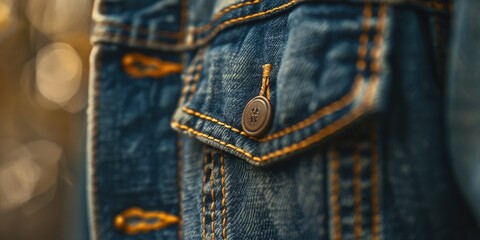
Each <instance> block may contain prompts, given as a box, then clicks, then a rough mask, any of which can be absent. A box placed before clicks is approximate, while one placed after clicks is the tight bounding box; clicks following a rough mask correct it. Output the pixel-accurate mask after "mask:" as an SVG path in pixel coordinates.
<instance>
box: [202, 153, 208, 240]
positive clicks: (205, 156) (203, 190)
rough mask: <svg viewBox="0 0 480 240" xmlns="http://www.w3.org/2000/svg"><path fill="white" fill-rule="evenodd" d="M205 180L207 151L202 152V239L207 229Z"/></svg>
mask: <svg viewBox="0 0 480 240" xmlns="http://www.w3.org/2000/svg"><path fill="white" fill-rule="evenodd" d="M203 151H206V148H205V149H204V150H203ZM206 182H207V153H206V152H205V153H204V156H203V178H202V196H203V200H202V202H203V203H202V239H206V238H207V232H206V229H207V225H206V221H205V218H206V216H205V212H206V207H205V206H206V202H207V193H206V191H207V190H206V189H205V185H206Z"/></svg>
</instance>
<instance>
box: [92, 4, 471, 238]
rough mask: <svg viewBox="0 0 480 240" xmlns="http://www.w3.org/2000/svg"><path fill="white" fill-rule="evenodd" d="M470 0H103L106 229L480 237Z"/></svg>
mask: <svg viewBox="0 0 480 240" xmlns="http://www.w3.org/2000/svg"><path fill="white" fill-rule="evenodd" d="M452 9H453V5H452V3H451V2H450V1H447V0H432V1H430V0H372V1H367V0H339V1H333V0H324V1H313V0H312V1H307V0H190V1H187V0H116V1H113V0H96V2H95V9H94V14H93V18H94V22H95V24H94V28H93V36H92V41H93V44H94V50H93V53H92V58H91V62H92V70H91V83H90V104H89V139H88V141H89V144H88V146H89V148H88V153H89V154H88V155H89V159H88V171H89V172H88V177H89V179H88V188H89V191H88V193H89V196H88V197H89V198H88V200H89V218H90V232H91V236H90V237H91V239H102V240H104V239H106V240H110V239H115V240H119V239H212V240H213V239H334V240H339V239H374V240H378V239H467V238H468V237H471V232H472V230H471V229H472V225H473V226H474V224H472V223H473V219H472V218H471V217H470V214H468V212H469V210H468V208H467V206H466V204H465V202H464V200H463V198H462V197H461V195H460V194H459V193H460V192H459V190H458V187H457V184H456V182H455V179H454V175H453V171H452V169H451V162H450V161H451V159H450V157H449V151H448V145H447V137H446V136H447V131H446V128H445V125H446V123H445V113H444V111H445V110H444V106H445V101H446V100H445V99H446V97H445V96H446V94H445V92H446V91H447V90H446V89H447V87H446V69H445V67H446V63H447V60H446V59H447V53H448V52H449V48H448V46H449V40H450V34H451V31H450V18H451V12H452ZM259 97H260V98H261V99H263V101H266V102H268V105H269V106H270V108H269V109H267V110H262V112H259V111H258V109H257V110H255V109H249V106H250V105H249V102H250V101H252V99H255V98H259ZM245 112H246V114H247V118H244V117H243V115H244V114H245ZM248 114H250V115H248ZM259 114H266V115H259ZM249 117H250V118H249ZM257 117H266V118H267V120H266V121H267V124H266V125H265V128H264V132H263V134H258V135H257V134H252V133H251V132H249V131H247V130H246V127H245V124H248V121H249V120H248V119H250V120H251V121H256V120H257ZM245 121H247V123H246V122H245Z"/></svg>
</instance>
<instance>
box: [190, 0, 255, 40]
mask: <svg viewBox="0 0 480 240" xmlns="http://www.w3.org/2000/svg"><path fill="white" fill-rule="evenodd" d="M260 2H261V0H253V1H248V2H241V3H238V4H234V5H231V6H229V7H226V8H224V9H222V10H221V11H220V12H218V13H216V14H215V16H213V19H212V20H211V21H210V22H209V23H207V24H205V25H203V26H199V27H194V28H193V29H192V31H193V32H195V33H201V32H204V31H206V30H208V29H210V28H212V26H213V24H214V22H215V21H216V20H218V19H219V18H221V17H222V16H223V15H225V14H227V13H228V12H231V11H233V10H235V9H237V8H241V7H244V6H248V5H252V4H257V3H260Z"/></svg>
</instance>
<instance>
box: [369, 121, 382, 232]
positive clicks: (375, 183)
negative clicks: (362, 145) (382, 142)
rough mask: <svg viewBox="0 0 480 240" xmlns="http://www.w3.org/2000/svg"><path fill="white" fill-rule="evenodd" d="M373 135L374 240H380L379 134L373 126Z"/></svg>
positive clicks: (371, 178)
mask: <svg viewBox="0 0 480 240" xmlns="http://www.w3.org/2000/svg"><path fill="white" fill-rule="evenodd" d="M371 129H372V133H371V155H372V163H371V164H372V166H371V172H372V173H371V176H370V181H371V182H372V187H371V191H372V215H373V216H372V239H373V240H378V239H380V237H379V235H380V207H379V200H378V196H379V187H378V180H379V179H378V153H377V151H378V149H377V133H376V130H375V127H374V126H372V128H371Z"/></svg>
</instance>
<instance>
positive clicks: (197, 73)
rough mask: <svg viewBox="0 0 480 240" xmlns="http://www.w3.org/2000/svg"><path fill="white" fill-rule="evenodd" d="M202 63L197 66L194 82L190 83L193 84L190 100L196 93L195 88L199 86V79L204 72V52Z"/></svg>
mask: <svg viewBox="0 0 480 240" xmlns="http://www.w3.org/2000/svg"><path fill="white" fill-rule="evenodd" d="M200 61H201V62H200V65H198V67H197V72H196V73H195V76H194V77H193V82H190V83H189V85H190V86H191V87H190V93H189V96H188V100H187V102H188V101H190V100H191V99H192V97H193V94H194V93H195V90H196V88H197V84H198V80H199V79H200V74H201V73H202V69H203V53H202V60H200Z"/></svg>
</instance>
